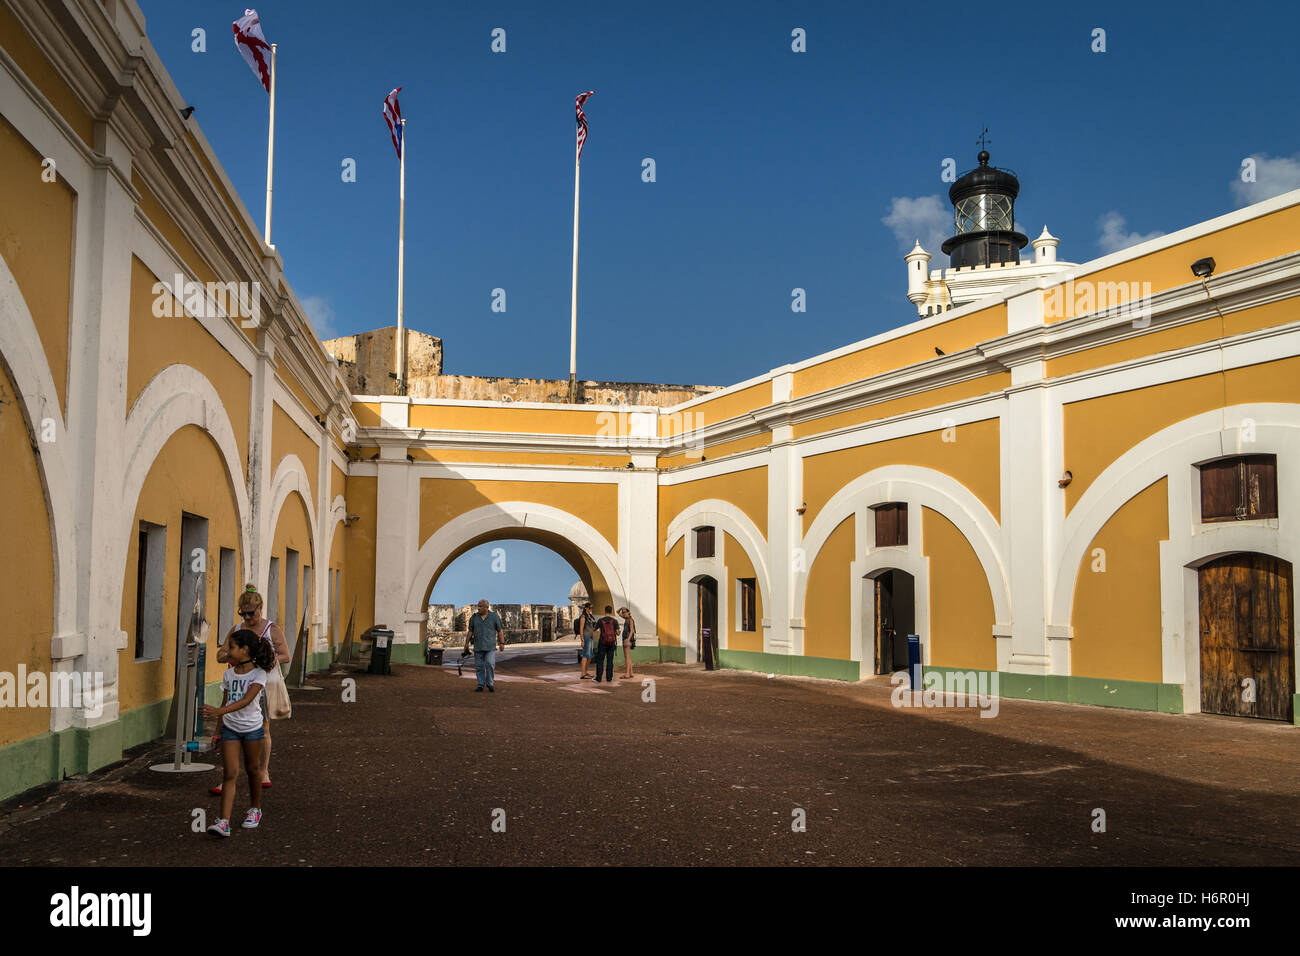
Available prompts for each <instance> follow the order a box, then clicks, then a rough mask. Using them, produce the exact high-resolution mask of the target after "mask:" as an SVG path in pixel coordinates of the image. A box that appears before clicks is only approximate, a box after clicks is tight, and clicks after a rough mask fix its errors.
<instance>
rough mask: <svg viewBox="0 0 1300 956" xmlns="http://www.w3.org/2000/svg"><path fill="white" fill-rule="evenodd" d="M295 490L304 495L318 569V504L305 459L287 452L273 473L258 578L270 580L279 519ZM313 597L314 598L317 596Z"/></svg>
mask: <svg viewBox="0 0 1300 956" xmlns="http://www.w3.org/2000/svg"><path fill="white" fill-rule="evenodd" d="M294 492H297V493H298V495H299V496H300V497H301V498H302V505H303V510H305V511H306V512H307V540H308V542H309V543H310V545H311V564H312V567H313V568H315V567H316V565H317V564H318V563H319V561H320V553H321V551H320V548H319V547H318V545H317V541H316V519H315V514H316V503H315V500H314V499H313V498H312V493H311V482H310V481H309V480H308V478H307V469H306V468H304V467H303V464H302V460H301V459H299V458H298V456H297V455H285V456H284V457H283V458H281V459H280V462H279V464H277V465H276V466H275V474H274V475H272V476H271V485H270V499H271V506H270V507H269V508H267V509H266V510H265V511H264V512H263V515H264V516H265V521H264V523H263V525H262V529H261V533H262V540H263V541H264V542H266V547H265V548H263V549H262V559H261V565H262V566H261V567H260V568H258V580H259V581H265V580H267V578H268V576H269V575H270V573H271V549H272V548H273V547H274V546H275V540H274V539H275V528H276V525H277V524H278V523H279V521H280V512H281V511H283V510H284V505H285V502H287V501H288V500H289V496H290V495H292V494H293V493H294ZM312 599H313V600H315V595H313V596H312Z"/></svg>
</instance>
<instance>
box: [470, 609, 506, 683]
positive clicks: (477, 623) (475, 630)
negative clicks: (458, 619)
mask: <svg viewBox="0 0 1300 956" xmlns="http://www.w3.org/2000/svg"><path fill="white" fill-rule="evenodd" d="M471 642H472V643H473V644H474V676H476V677H477V678H478V686H477V687H475V688H474V693H476V694H477V693H481V692H482V690H483V687H484V686H485V685H486V686H487V689H488V692H489V693H493V694H495V693H496V691H497V688H496V662H497V654H496V652H497V648H498V647H500V648H501V650H502V651H504V650H505V649H506V634H505V628H503V627H502V626H501V618H500V617H499V616H498V615H497V612H496V611H489V610H488V602H487V599H486V598H484V599H483V600H482V601H479V602H478V613H477V614H471V615H470V616H469V631H468V632H467V633H466V635H465V649H466V650H468V649H469V646H470V643H471Z"/></svg>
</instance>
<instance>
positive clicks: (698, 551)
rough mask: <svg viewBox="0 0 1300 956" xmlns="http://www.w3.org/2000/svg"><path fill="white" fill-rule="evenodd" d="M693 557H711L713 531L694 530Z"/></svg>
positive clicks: (707, 529) (706, 529)
mask: <svg viewBox="0 0 1300 956" xmlns="http://www.w3.org/2000/svg"><path fill="white" fill-rule="evenodd" d="M695 556H696V557H697V558H711V557H713V529H712V528H696V529H695Z"/></svg>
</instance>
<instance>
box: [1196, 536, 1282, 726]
mask: <svg viewBox="0 0 1300 956" xmlns="http://www.w3.org/2000/svg"><path fill="white" fill-rule="evenodd" d="M1197 585H1198V597H1199V604H1200V637H1201V711H1202V712H1203V713H1207V714H1227V715H1230V716H1234V717H1261V718H1264V719H1267V720H1287V721H1289V720H1291V719H1292V716H1293V704H1294V696H1293V695H1294V694H1295V687H1296V682H1295V614H1294V604H1293V594H1294V592H1293V590H1292V569H1291V565H1290V563H1288V562H1286V561H1283V560H1282V559H1281V558H1276V557H1273V556H1272V555H1267V554H1256V553H1248V552H1242V553H1237V554H1229V555H1225V556H1224V557H1221V558H1216V559H1214V560H1213V561H1210V562H1208V563H1206V564H1204V565H1202V566H1201V567H1200V568H1199V569H1198V571H1197Z"/></svg>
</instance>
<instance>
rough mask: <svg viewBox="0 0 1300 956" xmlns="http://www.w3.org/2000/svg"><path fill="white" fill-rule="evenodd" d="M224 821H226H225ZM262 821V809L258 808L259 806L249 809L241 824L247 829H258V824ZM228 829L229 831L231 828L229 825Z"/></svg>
mask: <svg viewBox="0 0 1300 956" xmlns="http://www.w3.org/2000/svg"><path fill="white" fill-rule="evenodd" d="M222 822H223V823H224V822H225V821H222ZM261 822H262V811H261V810H259V809H257V807H251V808H250V809H249V811H248V815H247V816H246V817H244V822H243V823H241V824H240V826H241V827H243V828H244V829H245V830H256V829H257V825H258V824H259V823H261ZM226 830H227V832H229V830H230V826H229V825H227V826H226Z"/></svg>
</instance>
